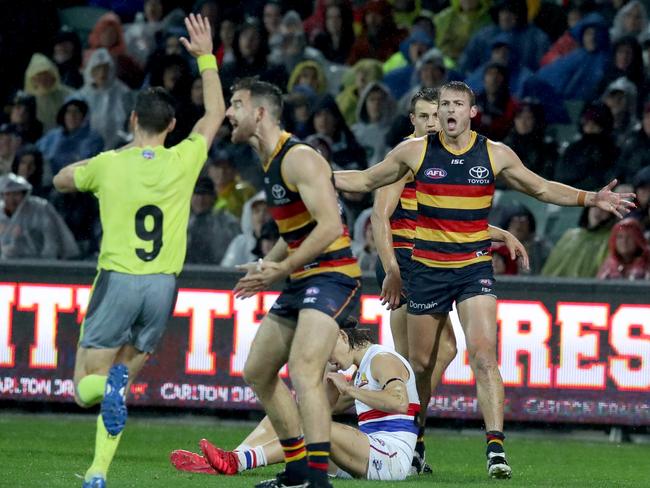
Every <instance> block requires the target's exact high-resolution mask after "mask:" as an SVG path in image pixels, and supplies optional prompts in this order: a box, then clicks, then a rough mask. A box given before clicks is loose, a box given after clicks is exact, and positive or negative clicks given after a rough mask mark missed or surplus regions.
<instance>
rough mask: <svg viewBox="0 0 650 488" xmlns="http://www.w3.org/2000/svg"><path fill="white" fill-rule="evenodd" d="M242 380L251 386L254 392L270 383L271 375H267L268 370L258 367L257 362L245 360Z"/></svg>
mask: <svg viewBox="0 0 650 488" xmlns="http://www.w3.org/2000/svg"><path fill="white" fill-rule="evenodd" d="M243 376H244V381H245V382H246V383H247V384H248V385H249V386H250V387H251V388H253V390H255V392H258V391H259V390H261V389H263V388H264V386H265V385H267V384H268V383H270V380H271V375H269V373H268V370H265V368H263V367H259V365H258V364H256V363H254V362H253V361H250V360H248V361H246V364H245V365H244V375H243Z"/></svg>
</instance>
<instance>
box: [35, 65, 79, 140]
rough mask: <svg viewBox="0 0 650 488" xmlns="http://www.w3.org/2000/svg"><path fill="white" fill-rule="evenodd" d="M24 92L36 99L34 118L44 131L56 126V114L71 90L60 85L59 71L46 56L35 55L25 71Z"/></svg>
mask: <svg viewBox="0 0 650 488" xmlns="http://www.w3.org/2000/svg"><path fill="white" fill-rule="evenodd" d="M25 91H26V92H27V93H29V94H30V95H34V96H35V97H36V118H37V119H38V120H40V121H41V123H42V124H43V129H44V130H49V129H51V128H52V127H55V125H56V114H57V113H58V112H59V108H61V105H63V102H64V101H65V99H66V98H67V97H68V96H70V94H71V93H72V88H70V87H69V86H66V85H63V84H61V80H60V78H59V70H58V68H57V67H56V65H55V64H54V63H53V62H52V61H51V60H50V59H49V58H47V57H46V56H44V55H43V54H40V53H35V54H34V55H33V56H32V59H31V60H30V62H29V65H28V66H27V69H26V70H25Z"/></svg>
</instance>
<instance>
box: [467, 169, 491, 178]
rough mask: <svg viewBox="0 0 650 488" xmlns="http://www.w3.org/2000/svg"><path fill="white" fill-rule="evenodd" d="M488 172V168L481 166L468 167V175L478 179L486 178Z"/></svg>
mask: <svg viewBox="0 0 650 488" xmlns="http://www.w3.org/2000/svg"><path fill="white" fill-rule="evenodd" d="M489 174H490V172H489V171H488V169H487V168H485V167H483V166H474V167H473V168H470V169H469V175H470V176H471V177H472V178H477V179H479V180H482V179H484V178H487V177H488V175H489Z"/></svg>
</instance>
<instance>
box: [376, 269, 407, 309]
mask: <svg viewBox="0 0 650 488" xmlns="http://www.w3.org/2000/svg"><path fill="white" fill-rule="evenodd" d="M380 298H381V304H382V305H385V306H386V309H387V310H395V309H397V308H399V304H400V302H401V300H402V277H401V276H400V274H399V270H397V271H392V270H388V271H387V273H386V277H385V278H384V282H383V283H382V285H381V295H380Z"/></svg>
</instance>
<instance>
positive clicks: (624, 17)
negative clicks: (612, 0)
mask: <svg viewBox="0 0 650 488" xmlns="http://www.w3.org/2000/svg"><path fill="white" fill-rule="evenodd" d="M647 28H648V11H647V10H646V7H645V6H644V5H643V2H640V1H639V0H632V1H631V2H628V3H627V4H626V5H625V6H624V7H622V8H621V9H620V10H619V11H618V13H617V14H616V17H614V22H613V25H612V28H611V30H610V32H609V35H610V37H611V38H612V41H617V40H619V39H620V38H621V37H624V36H635V37H638V36H640V35H641V34H642V33H643V32H644V31H645V30H646V29H647Z"/></svg>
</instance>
